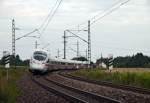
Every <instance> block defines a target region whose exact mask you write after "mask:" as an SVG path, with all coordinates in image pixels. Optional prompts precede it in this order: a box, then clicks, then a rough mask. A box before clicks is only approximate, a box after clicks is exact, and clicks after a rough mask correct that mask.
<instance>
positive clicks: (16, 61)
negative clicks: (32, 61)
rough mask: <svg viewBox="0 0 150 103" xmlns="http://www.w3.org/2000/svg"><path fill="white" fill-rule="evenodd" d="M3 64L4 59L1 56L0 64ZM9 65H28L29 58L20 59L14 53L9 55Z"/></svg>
mask: <svg viewBox="0 0 150 103" xmlns="http://www.w3.org/2000/svg"><path fill="white" fill-rule="evenodd" d="M4 64H5V60H4V58H3V57H2V58H1V60H0V65H4ZM10 65H11V66H14V65H16V66H28V65H29V60H28V59H27V60H21V59H20V56H19V55H16V57H15V56H14V55H11V56H10Z"/></svg>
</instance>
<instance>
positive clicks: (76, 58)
mask: <svg viewBox="0 0 150 103" xmlns="http://www.w3.org/2000/svg"><path fill="white" fill-rule="evenodd" d="M72 60H77V61H88V60H87V59H86V58H85V57H82V56H81V57H74V58H72Z"/></svg>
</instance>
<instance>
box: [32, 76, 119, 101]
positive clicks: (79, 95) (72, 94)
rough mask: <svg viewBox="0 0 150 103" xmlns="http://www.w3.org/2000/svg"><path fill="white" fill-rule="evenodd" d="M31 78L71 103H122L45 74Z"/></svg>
mask: <svg viewBox="0 0 150 103" xmlns="http://www.w3.org/2000/svg"><path fill="white" fill-rule="evenodd" d="M31 79H32V81H33V82H35V83H36V84H38V85H39V86H41V87H42V88H44V89H46V90H47V91H50V92H52V93H54V94H56V95H58V96H60V97H62V98H64V99H66V100H67V101H69V102H70V103H121V102H120V101H117V100H114V99H111V98H108V97H105V96H101V95H97V94H94V93H90V92H86V91H82V90H79V89H77V88H73V87H70V86H66V85H64V84H61V83H58V82H57V81H53V80H50V79H48V78H46V77H45V76H44V77H36V76H32V77H31Z"/></svg>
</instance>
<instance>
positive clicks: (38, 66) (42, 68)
mask: <svg viewBox="0 0 150 103" xmlns="http://www.w3.org/2000/svg"><path fill="white" fill-rule="evenodd" d="M30 69H32V70H34V71H46V70H47V68H46V67H45V65H44V64H42V63H34V64H32V65H31V66H30Z"/></svg>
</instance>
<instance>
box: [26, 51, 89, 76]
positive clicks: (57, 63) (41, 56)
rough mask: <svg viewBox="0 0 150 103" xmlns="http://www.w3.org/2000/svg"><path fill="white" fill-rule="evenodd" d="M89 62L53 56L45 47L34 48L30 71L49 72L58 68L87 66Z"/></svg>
mask: <svg viewBox="0 0 150 103" xmlns="http://www.w3.org/2000/svg"><path fill="white" fill-rule="evenodd" d="M86 67H87V63H86V62H81V61H75V60H66V59H59V58H51V57H50V55H49V52H48V51H46V50H43V49H36V50H34V52H33V54H32V56H31V59H30V68H29V71H30V72H33V73H34V72H47V71H51V70H57V69H79V68H86Z"/></svg>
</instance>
